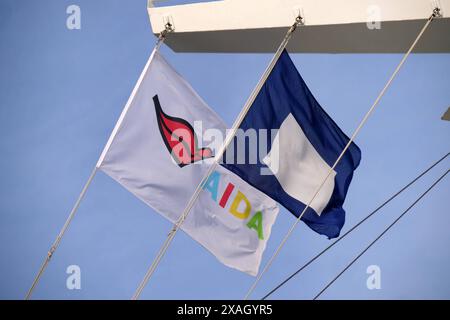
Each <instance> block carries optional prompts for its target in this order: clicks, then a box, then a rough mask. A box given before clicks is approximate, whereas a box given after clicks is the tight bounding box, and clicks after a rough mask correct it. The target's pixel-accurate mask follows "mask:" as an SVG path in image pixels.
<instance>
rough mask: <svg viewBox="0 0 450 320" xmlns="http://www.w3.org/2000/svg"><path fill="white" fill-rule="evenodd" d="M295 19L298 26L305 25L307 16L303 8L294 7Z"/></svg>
mask: <svg viewBox="0 0 450 320" xmlns="http://www.w3.org/2000/svg"><path fill="white" fill-rule="evenodd" d="M293 12H294V17H293V18H294V19H295V21H296V22H297V25H304V24H305V14H304V11H303V8H302V7H299V6H297V7H294V8H293Z"/></svg>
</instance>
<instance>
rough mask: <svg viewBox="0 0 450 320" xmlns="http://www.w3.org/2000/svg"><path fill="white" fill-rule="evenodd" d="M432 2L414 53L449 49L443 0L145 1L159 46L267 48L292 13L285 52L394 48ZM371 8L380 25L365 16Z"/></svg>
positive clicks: (407, 40) (401, 47)
mask: <svg viewBox="0 0 450 320" xmlns="http://www.w3.org/2000/svg"><path fill="white" fill-rule="evenodd" d="M436 3H437V4H438V5H439V7H440V9H441V12H442V14H443V18H441V19H438V20H436V21H435V22H433V24H432V25H431V26H430V29H429V30H428V31H427V34H426V35H425V36H424V38H423V39H422V40H421V42H420V43H419V44H418V46H417V49H416V51H415V52H430V53H431V52H447V53H448V52H450V0H439V1H436V0H222V1H212V2H202V3H194V4H186V5H178V6H166V7H149V8H148V13H149V16H150V22H151V26H152V30H153V33H154V34H158V33H159V32H160V31H161V30H163V29H164V25H165V23H166V22H167V21H170V22H172V23H173V24H174V27H175V32H174V33H172V34H170V36H169V37H167V40H166V42H165V43H166V44H167V45H169V47H171V48H172V49H173V50H174V51H177V52H273V51H274V50H275V49H276V47H277V45H278V43H279V42H280V41H281V39H282V37H283V36H284V34H285V33H286V28H287V27H288V26H290V25H292V23H293V21H294V18H295V17H296V15H297V14H298V12H299V11H300V12H301V13H302V16H303V17H304V20H305V26H302V27H301V28H300V30H299V31H297V32H296V33H295V35H294V37H293V39H292V40H291V41H290V44H289V46H288V50H289V51H291V52H324V53H400V52H404V51H405V50H406V49H407V48H408V46H409V45H410V44H411V42H412V41H413V40H414V37H415V36H416V35H417V33H418V31H419V30H420V28H421V27H422V26H423V24H424V22H425V19H426V18H428V17H429V16H430V14H431V13H432V10H433V7H434V6H435V5H436ZM378 14H379V18H380V23H381V28H380V29H370V28H368V26H367V22H368V21H369V22H370V21H371V20H373V18H374V17H376V16H377V15H378Z"/></svg>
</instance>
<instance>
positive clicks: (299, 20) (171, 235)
mask: <svg viewBox="0 0 450 320" xmlns="http://www.w3.org/2000/svg"><path fill="white" fill-rule="evenodd" d="M301 25H303V18H302V17H301V16H300V15H299V16H298V17H296V19H295V22H294V24H292V26H291V27H290V28H289V30H288V31H287V33H286V35H285V37H284V38H283V40H282V41H281V43H280V45H279V46H278V48H277V50H276V52H275V54H274V55H273V57H272V60H271V61H270V63H269V65H268V66H267V68H266V70H265V71H264V73H263V75H262V76H261V78H260V80H259V81H258V83H257V85H256V87H255V88H254V89H253V91H252V93H251V94H250V96H249V98H248V99H247V102H246V103H245V105H244V107H243V108H242V110H241V112H240V113H239V115H238V117H237V118H236V120H235V122H234V124H233V126H232V128H231V129H230V131H229V133H228V134H227V137H226V139H225V142H224V143H223V145H222V147H221V148H220V150H219V151H218V153H217V154H216V155H215V157H214V162H213V163H212V164H211V166H210V167H209V169H208V171H207V173H206V174H205V176H204V177H203V178H202V180H201V182H200V183H199V185H198V186H197V188H196V190H195V191H194V194H193V195H192V197H191V198H190V200H189V202H188V204H187V205H186V207H185V209H184V210H183V213H182V214H181V216H180V218H179V219H178V220H177V222H176V223H175V224H174V225H173V227H172V230H171V231H170V232H169V234H168V235H167V238H166V240H165V241H164V243H163V245H162V246H161V248H160V249H159V251H158V253H157V255H156V257H155V258H154V260H153V262H152V264H151V266H150V267H149V269H148V270H147V272H146V274H145V276H144V278H143V280H142V281H141V283H140V284H139V286H138V287H137V289H136V291H135V293H134V295H133V297H132V298H131V299H132V300H137V299H139V297H140V295H141V293H142V290H143V289H144V288H145V286H146V284H147V283H148V281H149V280H150V278H151V277H152V275H153V273H154V272H155V270H156V268H157V267H158V265H159V263H160V262H161V259H162V257H163V256H164V254H165V253H166V251H167V249H168V248H169V246H170V244H171V243H172V240H173V238H174V237H175V235H176V233H177V232H178V230H179V228H180V226H181V225H182V224H183V222H184V220H186V217H187V216H188V214H189V212H190V211H191V209H192V207H193V206H194V204H195V202H196V201H197V199H198V197H199V195H200V192H201V190H202V188H203V186H204V184H205V183H206V182H207V181H208V178H209V176H210V175H211V174H212V173H213V171H214V169H215V168H216V167H217V165H218V164H219V161H220V160H221V158H222V156H223V154H224V152H225V150H226V148H227V147H228V145H229V144H230V142H231V141H232V140H233V138H234V136H235V134H236V132H237V130H238V129H239V127H240V125H241V123H242V121H243V120H244V118H245V116H246V115H247V113H248V111H249V110H250V107H251V106H252V104H253V102H254V101H255V99H256V97H257V95H258V94H259V92H260V91H261V88H262V86H263V85H264V83H265V82H266V80H267V78H268V77H269V75H270V73H271V72H272V70H273V68H274V66H275V64H276V62H277V61H278V59H279V57H280V55H281V53H282V52H283V50H284V49H285V48H286V46H287V44H288V43H289V40H290V39H291V37H292V35H293V33H294V31H295V30H296V29H297V27H298V26H301Z"/></svg>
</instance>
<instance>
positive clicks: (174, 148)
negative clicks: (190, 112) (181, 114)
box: [153, 95, 214, 168]
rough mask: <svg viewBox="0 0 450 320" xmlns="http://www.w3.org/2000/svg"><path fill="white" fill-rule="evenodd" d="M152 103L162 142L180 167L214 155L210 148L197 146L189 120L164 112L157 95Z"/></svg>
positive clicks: (195, 136)
mask: <svg viewBox="0 0 450 320" xmlns="http://www.w3.org/2000/svg"><path fill="white" fill-rule="evenodd" d="M153 103H154V104H155V111H156V119H157V121H158V128H159V132H161V137H162V139H163V141H164V144H165V145H166V147H167V150H169V152H170V154H171V155H172V158H173V160H175V162H176V163H177V164H178V165H179V166H180V167H181V168H182V167H184V166H186V165H188V164H191V163H194V162H196V161H200V160H203V159H207V158H212V157H214V155H213V153H212V150H211V149H210V148H200V149H199V148H198V140H197V135H196V134H195V132H194V128H192V126H191V125H190V124H189V122H187V121H186V120H184V119H181V118H175V117H171V116H169V115H167V114H166V113H164V111H163V110H162V108H161V104H160V103H159V99H158V95H155V96H154V97H153Z"/></svg>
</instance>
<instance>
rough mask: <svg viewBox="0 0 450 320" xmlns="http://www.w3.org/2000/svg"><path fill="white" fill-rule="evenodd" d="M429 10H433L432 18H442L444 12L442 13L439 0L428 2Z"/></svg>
mask: <svg viewBox="0 0 450 320" xmlns="http://www.w3.org/2000/svg"><path fill="white" fill-rule="evenodd" d="M430 5H431V9H432V10H433V17H434V18H442V17H443V14H444V12H443V11H442V6H441V1H440V0H431V1H430Z"/></svg>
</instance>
